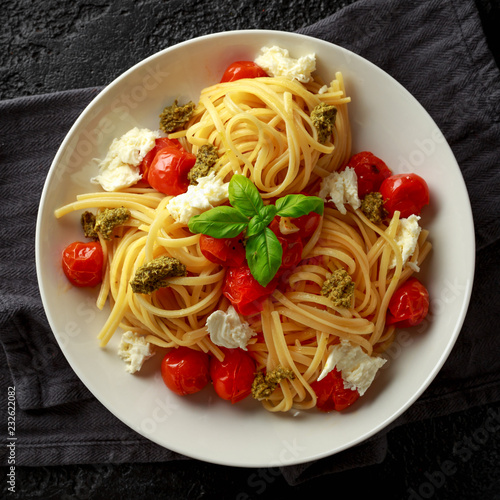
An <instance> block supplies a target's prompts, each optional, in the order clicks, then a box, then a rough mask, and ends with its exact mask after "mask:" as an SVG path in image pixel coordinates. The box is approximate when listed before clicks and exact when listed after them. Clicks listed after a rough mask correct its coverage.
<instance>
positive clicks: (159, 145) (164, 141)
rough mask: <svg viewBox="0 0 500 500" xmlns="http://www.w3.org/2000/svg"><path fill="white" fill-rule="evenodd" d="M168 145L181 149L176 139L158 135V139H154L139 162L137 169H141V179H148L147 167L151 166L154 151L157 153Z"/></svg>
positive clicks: (154, 154)
mask: <svg viewBox="0 0 500 500" xmlns="http://www.w3.org/2000/svg"><path fill="white" fill-rule="evenodd" d="M168 146H170V147H173V148H176V149H179V150H182V149H183V148H182V144H181V143H180V142H179V141H178V140H177V139H169V138H168V137H159V138H158V139H156V141H155V146H154V147H153V149H151V150H150V151H148V153H146V156H145V157H144V158H143V159H142V161H141V163H140V164H139V170H140V171H141V174H142V179H143V180H144V181H147V179H148V172H149V167H150V166H151V163H153V160H154V158H155V156H156V153H158V151H160V149H163V148H166V147H168Z"/></svg>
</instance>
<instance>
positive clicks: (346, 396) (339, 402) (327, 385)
mask: <svg viewBox="0 0 500 500" xmlns="http://www.w3.org/2000/svg"><path fill="white" fill-rule="evenodd" d="M311 387H312V388H313V390H314V392H315V393H316V396H317V398H318V399H317V401H316V407H317V408H318V410H320V411H324V412H330V411H333V410H335V411H342V410H344V409H345V408H347V407H348V406H351V405H352V404H353V403H354V402H355V401H356V400H357V399H358V398H359V392H358V391H357V390H354V391H353V390H352V389H345V388H344V381H343V379H342V374H341V373H340V372H339V371H338V370H337V369H336V368H334V369H333V370H332V371H331V372H329V373H328V375H326V376H325V377H324V378H322V379H321V380H320V381H319V382H318V381H317V380H316V381H315V382H313V383H312V384H311Z"/></svg>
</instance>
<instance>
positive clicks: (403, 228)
mask: <svg viewBox="0 0 500 500" xmlns="http://www.w3.org/2000/svg"><path fill="white" fill-rule="evenodd" d="M419 220H420V217H419V216H418V215H410V217H408V218H407V219H400V220H399V222H398V229H397V230H396V236H395V238H394V240H395V241H396V243H397V245H398V248H399V250H400V251H401V258H402V259H403V266H404V265H405V264H406V262H407V260H408V259H409V258H410V257H411V256H412V255H413V252H415V248H416V247H417V242H418V238H419V236H420V232H421V231H422V228H421V227H420V226H419V224H418V221H419ZM394 267H396V257H395V256H393V258H392V260H391V263H390V264H389V269H393V268H394ZM417 269H418V266H417Z"/></svg>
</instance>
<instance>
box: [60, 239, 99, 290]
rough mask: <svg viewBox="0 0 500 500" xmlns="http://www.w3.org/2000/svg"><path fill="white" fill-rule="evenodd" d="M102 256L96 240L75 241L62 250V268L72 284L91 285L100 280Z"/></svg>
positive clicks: (96, 283)
mask: <svg viewBox="0 0 500 500" xmlns="http://www.w3.org/2000/svg"><path fill="white" fill-rule="evenodd" d="M103 264H104V256H103V253H102V247H101V244H100V243H99V242H97V241H92V242H90V243H82V242H80V241H75V242H74V243H71V244H70V245H68V246H67V247H66V248H65V249H64V250H63V255H62V268H63V271H64V274H65V275H66V277H67V278H68V279H69V281H70V282H71V283H72V284H73V285H74V286H79V287H92V286H96V285H98V284H99V283H101V281H102V268H103Z"/></svg>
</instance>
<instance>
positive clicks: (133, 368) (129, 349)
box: [118, 331, 155, 373]
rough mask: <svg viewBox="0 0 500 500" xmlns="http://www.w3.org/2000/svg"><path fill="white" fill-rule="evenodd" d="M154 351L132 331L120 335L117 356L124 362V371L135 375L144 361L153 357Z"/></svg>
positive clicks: (142, 338) (143, 339)
mask: <svg viewBox="0 0 500 500" xmlns="http://www.w3.org/2000/svg"><path fill="white" fill-rule="evenodd" d="M154 354H155V353H154V351H153V349H152V347H151V344H150V343H149V342H146V339H145V338H144V337H142V336H140V335H137V334H136V333H134V332H132V331H128V332H125V333H124V334H123V335H122V338H121V341H120V345H119V346H118V356H120V358H122V359H123V361H125V369H126V370H127V371H128V372H129V373H135V372H137V371H139V370H140V369H141V368H142V365H143V364H144V362H145V361H146V360H148V359H149V358H151V357H152V356H154Z"/></svg>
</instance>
